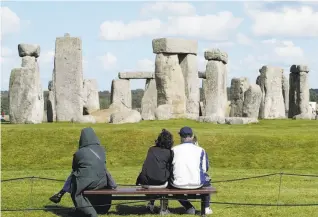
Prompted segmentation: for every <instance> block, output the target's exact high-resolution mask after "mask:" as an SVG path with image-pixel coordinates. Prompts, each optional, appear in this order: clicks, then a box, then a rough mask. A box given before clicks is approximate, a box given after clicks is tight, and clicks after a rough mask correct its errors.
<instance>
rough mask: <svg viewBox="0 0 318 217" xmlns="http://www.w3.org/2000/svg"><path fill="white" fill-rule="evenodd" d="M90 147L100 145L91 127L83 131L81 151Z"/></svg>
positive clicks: (80, 144)
mask: <svg viewBox="0 0 318 217" xmlns="http://www.w3.org/2000/svg"><path fill="white" fill-rule="evenodd" d="M89 145H100V141H99V139H98V137H97V136H96V134H95V132H94V130H93V129H92V128H91V127H87V128H84V129H82V132H81V137H80V140H79V147H78V148H79V149H80V148H83V147H86V146H89Z"/></svg>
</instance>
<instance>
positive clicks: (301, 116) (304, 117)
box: [293, 113, 316, 120]
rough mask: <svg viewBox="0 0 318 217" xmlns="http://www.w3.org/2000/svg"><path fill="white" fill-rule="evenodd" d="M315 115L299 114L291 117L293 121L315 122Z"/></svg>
mask: <svg viewBox="0 0 318 217" xmlns="http://www.w3.org/2000/svg"><path fill="white" fill-rule="evenodd" d="M315 118H316V115H313V114H310V113H307V114H306V113H301V114H298V115H295V116H294V117H293V119H294V120H315Z"/></svg>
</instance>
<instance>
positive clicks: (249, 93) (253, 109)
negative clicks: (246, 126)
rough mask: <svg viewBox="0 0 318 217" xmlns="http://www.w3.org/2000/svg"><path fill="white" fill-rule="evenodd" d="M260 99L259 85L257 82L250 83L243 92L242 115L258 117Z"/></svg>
mask: <svg viewBox="0 0 318 217" xmlns="http://www.w3.org/2000/svg"><path fill="white" fill-rule="evenodd" d="M261 100H262V90H261V87H260V86H259V85H257V84H250V86H249V88H248V89H247V90H246V91H245V94H244V103H243V117H249V118H258V116H259V108H260V105H261Z"/></svg>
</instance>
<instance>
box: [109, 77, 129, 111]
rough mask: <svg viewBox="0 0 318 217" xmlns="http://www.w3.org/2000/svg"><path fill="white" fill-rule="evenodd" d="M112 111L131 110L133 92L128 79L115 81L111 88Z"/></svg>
mask: <svg viewBox="0 0 318 217" xmlns="http://www.w3.org/2000/svg"><path fill="white" fill-rule="evenodd" d="M109 108H110V109H115V110H116V111H125V110H130V109H131V90H130V82H129V80H126V79H115V80H113V81H112V87H111V105H110V106H109Z"/></svg>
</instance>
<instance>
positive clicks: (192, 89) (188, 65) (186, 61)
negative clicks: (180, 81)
mask: <svg viewBox="0 0 318 217" xmlns="http://www.w3.org/2000/svg"><path fill="white" fill-rule="evenodd" d="M179 62H180V66H181V70H182V73H183V77H184V85H185V95H186V113H187V114H190V115H193V116H194V117H199V110H200V105H199V103H200V79H199V77H198V64H197V62H198V61H197V56H196V55H194V54H185V55H179Z"/></svg>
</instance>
